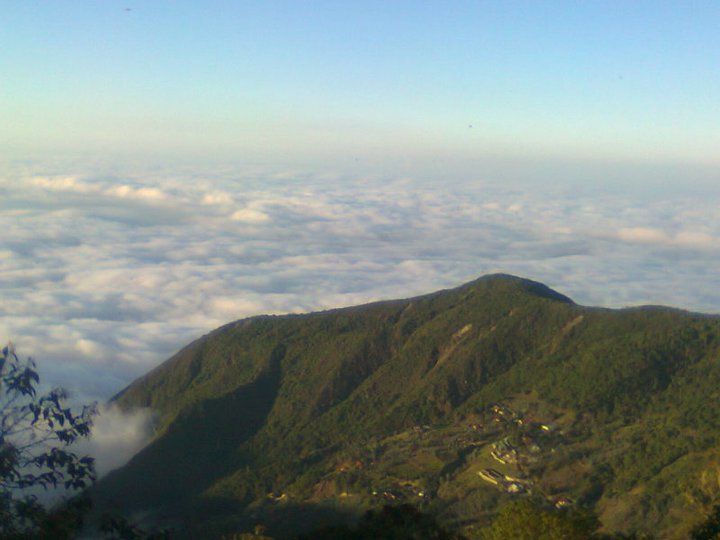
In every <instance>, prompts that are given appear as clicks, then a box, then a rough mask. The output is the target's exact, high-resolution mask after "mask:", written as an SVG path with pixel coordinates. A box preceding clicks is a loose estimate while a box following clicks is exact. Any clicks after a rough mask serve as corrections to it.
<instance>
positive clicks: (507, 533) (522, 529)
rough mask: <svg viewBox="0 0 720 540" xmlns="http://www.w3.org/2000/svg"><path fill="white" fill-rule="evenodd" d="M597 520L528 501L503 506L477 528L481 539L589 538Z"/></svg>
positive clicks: (568, 539) (582, 539) (554, 539)
mask: <svg viewBox="0 0 720 540" xmlns="http://www.w3.org/2000/svg"><path fill="white" fill-rule="evenodd" d="M596 528H597V523H596V522H594V521H593V520H589V519H587V518H586V517H585V516H575V515H569V514H566V513H564V512H555V511H551V510H546V509H544V508H541V507H540V506H537V505H535V504H533V503H531V502H530V501H527V500H522V501H515V502H511V503H509V504H507V505H505V506H504V507H503V508H502V509H501V510H500V513H499V514H498V516H497V517H496V518H495V520H494V521H493V522H492V524H491V525H490V526H489V527H487V528H485V529H483V530H482V531H480V535H479V536H478V538H479V539H481V540H507V539H508V538H513V539H514V540H588V539H589V538H591V537H592V534H593V531H594V530H595V529H596Z"/></svg>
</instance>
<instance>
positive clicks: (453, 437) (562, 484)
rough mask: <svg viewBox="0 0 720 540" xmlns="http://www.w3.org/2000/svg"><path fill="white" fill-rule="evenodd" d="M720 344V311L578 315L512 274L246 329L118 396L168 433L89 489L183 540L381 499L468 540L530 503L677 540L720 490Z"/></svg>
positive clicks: (311, 518)
mask: <svg viewBox="0 0 720 540" xmlns="http://www.w3.org/2000/svg"><path fill="white" fill-rule="evenodd" d="M719 344H720V319H719V318H717V317H708V316H703V315H698V314H691V313H686V312H681V311H678V310H673V309H665V308H635V309H627V310H607V309H595V308H586V307H582V306H578V305H576V304H574V303H573V302H572V301H570V300H569V299H568V298H566V297H564V296H562V295H560V294H558V293H555V292H554V291H552V290H550V289H548V288H547V287H545V286H543V285H540V284H537V283H534V282H530V281H527V280H522V279H519V278H514V277H510V276H488V277H485V278H481V279H479V280H477V281H474V282H472V283H469V284H467V285H464V286H462V287H459V288H457V289H453V290H448V291H442V292H439V293H435V294H431V295H427V296H423V297H418V298H413V299H409V300H400V301H392V302H382V303H377V304H370V305H366V306H359V307H354V308H347V309H339V310H333V311H328V312H322V313H314V314H308V315H301V316H282V317H276V316H273V317H268V316H264V317H255V318H251V319H246V320H242V321H238V322H235V323H232V324H229V325H226V326H224V327H222V328H220V329H218V330H216V331H214V332H213V333H211V334H209V335H208V336H205V337H203V338H201V339H200V340H198V341H196V342H195V343H192V344H191V345H189V346H188V347H186V348H185V349H183V350H182V351H180V352H179V353H178V354H177V355H175V356H174V357H173V358H171V359H170V360H168V361H167V362H166V363H165V364H163V365H162V366H160V367H159V368H157V369H156V370H154V371H153V372H151V373H149V374H148V375H146V376H145V377H143V378H141V379H139V380H138V381H136V382H135V383H133V384H132V385H131V386H130V387H128V388H127V389H125V390H124V391H123V392H122V393H121V394H120V395H118V396H117V397H116V400H115V401H116V402H117V403H118V404H119V405H120V406H121V407H124V408H132V407H152V408H153V409H154V410H155V411H157V412H158V414H159V415H160V416H159V417H160V423H159V425H158V434H157V436H156V438H155V440H154V441H153V442H152V443H151V444H150V445H149V446H148V447H146V448H145V449H144V450H143V451H142V452H140V454H138V455H137V456H136V457H135V458H134V459H133V460H131V462H130V463H129V464H128V465H126V466H125V467H123V468H122V469H120V470H118V471H116V472H115V473H112V474H110V475H109V476H108V477H107V478H106V479H104V480H103V481H102V482H101V483H100V485H99V486H98V488H97V489H96V490H95V492H94V495H95V497H96V499H97V501H98V505H99V506H100V508H109V507H111V508H112V509H113V510H117V511H124V512H127V513H128V514H130V513H132V512H136V511H145V512H147V511H152V513H153V514H154V516H155V517H156V518H157V519H158V520H160V521H161V522H162V521H163V520H165V521H166V522H168V523H171V524H174V525H178V527H177V528H178V530H183V531H187V535H188V537H193V534H195V536H197V534H196V532H197V531H199V530H201V531H203V535H204V537H206V538H211V537H213V536H209V535H214V537H216V538H219V537H221V536H222V535H223V534H229V533H231V532H233V531H238V530H252V527H253V526H254V525H255V524H257V523H263V524H265V525H266V526H267V530H268V535H269V536H273V537H283V536H290V535H291V534H292V533H294V532H297V531H298V527H299V526H300V524H304V526H306V527H308V528H317V527H319V526H321V525H324V526H327V527H331V526H343V525H350V524H352V523H355V522H357V520H358V519H359V518H360V516H362V515H363V513H364V512H366V511H367V510H368V509H370V508H377V507H378V506H379V505H382V504H388V503H389V504H405V503H410V504H413V505H415V506H417V507H418V508H419V509H420V510H421V511H422V512H427V513H430V514H431V515H433V516H436V518H437V520H438V523H440V526H441V527H443V528H446V529H447V530H450V531H458V532H459V533H462V534H465V535H467V536H471V535H472V534H475V532H477V531H479V530H482V529H483V528H484V527H487V526H488V525H490V524H491V523H493V519H495V517H496V516H498V515H500V514H498V512H499V509H500V508H501V507H503V505H505V504H507V503H509V502H513V501H524V500H532V501H535V503H536V504H537V505H538V508H546V507H547V508H554V507H555V506H558V508H560V507H570V508H574V509H576V510H578V509H591V510H593V511H594V512H595V513H596V514H597V516H598V518H599V520H600V523H601V524H602V526H601V528H600V530H599V532H598V534H599V533H603V534H604V533H610V532H613V533H614V532H618V533H619V532H622V533H624V534H627V535H631V534H642V533H653V534H655V535H657V536H658V537H661V538H668V539H673V538H686V537H687V536H688V534H689V533H690V531H691V529H692V528H693V527H695V526H697V524H698V522H699V521H701V520H702V516H703V515H705V514H707V513H708V512H709V511H710V509H711V508H712V506H713V505H714V504H715V503H716V502H717V494H718V493H719V492H720V451H719V450H718V441H719V439H718V437H720V399H718V397H719V396H720V362H718V357H719V355H718V345H719ZM498 404H499V405H500V407H497V406H496V407H495V408H494V407H493V405H498ZM488 469H492V470H494V471H496V472H497V474H498V475H499V476H498V479H496V480H495V482H494V483H493V482H492V481H488V480H486V479H483V477H482V476H481V475H479V474H478V473H479V472H481V471H484V470H488ZM486 476H487V475H486ZM489 477H490V478H492V475H490V476H489ZM544 511H545V510H542V512H544ZM528 512H529V510H528ZM542 512H541V514H539V516H540V517H539V518H541V520H545V521H548V520H549V521H553V520H558V519H561V518H559V517H557V515H559V514H556V513H551V514H547V515H546V514H544V513H542ZM558 523H560V522H558ZM558 526H559V525H558ZM488 534H489V533H488Z"/></svg>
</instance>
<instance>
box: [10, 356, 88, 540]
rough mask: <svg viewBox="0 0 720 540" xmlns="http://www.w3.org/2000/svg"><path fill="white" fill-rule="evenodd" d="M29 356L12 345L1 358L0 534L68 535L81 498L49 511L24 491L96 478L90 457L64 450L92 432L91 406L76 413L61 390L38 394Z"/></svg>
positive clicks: (77, 485)
mask: <svg viewBox="0 0 720 540" xmlns="http://www.w3.org/2000/svg"><path fill="white" fill-rule="evenodd" d="M39 381H40V378H39V375H38V373H37V371H36V369H35V364H34V362H33V361H32V359H28V360H26V361H20V360H19V358H18V356H17V355H16V353H15V350H14V347H13V346H12V344H8V346H6V347H5V348H3V350H2V356H0V536H1V537H3V538H24V537H26V536H27V537H30V536H32V537H40V538H43V537H47V538H55V539H60V538H63V537H66V536H67V535H68V534H70V532H71V531H72V530H74V528H76V527H77V526H78V525H79V520H80V516H81V514H82V511H83V510H84V509H85V508H86V507H87V504H88V502H87V500H86V499H84V498H79V499H77V498H76V499H74V500H72V501H71V502H70V503H69V504H67V505H66V506H65V507H64V508H62V509H60V510H58V511H56V512H51V513H49V512H48V511H47V510H45V508H44V507H43V506H42V505H41V504H40V503H39V502H38V500H37V497H36V496H35V495H34V494H28V490H31V489H35V490H37V488H41V489H45V490H47V489H49V488H53V489H55V488H61V489H64V490H69V491H78V490H83V489H84V488H86V487H88V486H89V485H90V484H91V483H92V482H93V481H94V479H95V469H94V466H93V459H92V458H90V457H86V456H84V457H81V456H78V455H76V454H75V453H73V452H72V451H70V450H69V449H68V447H69V446H70V445H72V444H73V443H74V442H75V441H77V440H78V439H80V438H82V437H87V436H88V435H89V434H90V427H91V425H92V418H93V416H94V415H95V414H96V408H95V406H94V405H91V406H86V407H83V408H82V410H81V411H80V412H78V413H76V412H73V411H72V410H71V408H69V407H66V406H65V400H66V398H67V396H66V394H65V392H63V391H62V390H59V389H55V390H51V391H50V392H48V393H47V394H44V395H38V394H37V390H36V387H37V385H38V383H39Z"/></svg>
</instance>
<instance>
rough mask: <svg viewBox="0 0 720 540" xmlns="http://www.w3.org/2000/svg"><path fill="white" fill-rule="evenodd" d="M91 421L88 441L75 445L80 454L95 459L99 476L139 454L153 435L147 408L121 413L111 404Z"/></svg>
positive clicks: (151, 421)
mask: <svg viewBox="0 0 720 540" xmlns="http://www.w3.org/2000/svg"><path fill="white" fill-rule="evenodd" d="M98 413H99V414H98V415H97V416H96V417H95V419H94V421H93V427H92V432H91V435H90V438H89V439H84V440H81V441H80V442H78V443H77V444H76V445H74V447H73V450H74V451H75V452H76V453H78V454H81V455H88V456H92V457H93V458H95V470H96V471H97V473H98V477H102V476H105V475H106V474H107V473H109V472H110V471H112V470H113V469H116V468H118V467H120V466H122V465H124V464H125V463H127V461H128V460H129V459H130V458H131V457H132V456H134V455H135V454H136V453H137V452H138V451H140V450H141V449H142V448H143V447H144V446H145V445H146V444H147V443H148V442H149V440H150V438H151V436H152V435H153V420H154V417H153V414H152V411H150V410H149V409H136V410H134V411H132V412H124V411H121V410H120V409H118V408H117V407H116V406H114V405H104V406H101V407H100V408H99V410H98Z"/></svg>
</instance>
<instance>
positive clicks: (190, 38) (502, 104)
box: [0, 0, 720, 166]
mask: <svg viewBox="0 0 720 540" xmlns="http://www.w3.org/2000/svg"><path fill="white" fill-rule="evenodd" d="M2 7H3V21H4V22H3V37H2V41H3V46H2V49H1V50H0V67H1V68H2V72H3V83H2V85H1V86H0V117H2V118H4V119H5V120H4V121H3V123H2V126H0V144H2V146H4V147H5V148H6V149H7V150H8V152H11V153H12V155H18V156H20V155H23V156H28V155H29V156H32V155H34V154H42V153H46V152H48V151H50V152H55V151H56V152H57V153H63V152H76V153H83V152H88V153H97V152H103V153H131V154H132V153H135V154H137V153H139V152H144V153H147V154H163V155H185V156H186V155H188V153H189V154H192V155H193V156H194V157H196V158H198V159H200V158H211V159H212V158H227V157H229V156H243V158H245V159H249V158H251V157H254V158H257V159H264V160H268V161H273V162H276V161H277V160H287V161H292V160H297V159H304V160H308V159H320V160H321V159H328V158H329V157H332V158H334V159H340V160H342V159H354V158H356V157H360V158H367V159H374V160H377V159H396V158H397V157H398V156H402V157H403V158H406V159H415V158H419V157H422V158H428V157H429V156H434V157H443V158H450V159H455V160H462V159H482V158H491V157H498V156H500V157H505V156H507V157H511V158H512V157H521V158H522V157H529V158H532V159H537V158H539V159H553V160H557V159H561V160H562V159H570V160H593V161H600V162H604V161H608V162H612V161H618V160H620V161H634V162H640V163H647V162H650V163H658V162H662V163H668V162H677V163H695V164H698V163H699V164H705V165H711V166H716V165H718V163H719V161H718V158H717V157H716V155H715V154H717V148H720V135H719V132H720V130H718V129H717V126H718V125H720V105H719V104H718V101H719V99H718V96H720V70H718V69H717V68H718V65H720V37H718V36H720V4H718V3H717V2H509V1H502V2H420V1H417V2H403V1H395V2H387V1H383V2H375V1H363V2H299V1H282V2H280V1H276V2H274V1H263V2H218V1H210V2H179V1H178V2H165V1H158V2H137V1H132V0H128V1H124V2H115V1H108V2H77V1H63V2H10V1H7V2H3V6H2ZM126 8H127V9H129V10H130V11H126ZM469 126H472V128H470V127H469Z"/></svg>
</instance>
